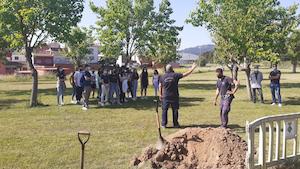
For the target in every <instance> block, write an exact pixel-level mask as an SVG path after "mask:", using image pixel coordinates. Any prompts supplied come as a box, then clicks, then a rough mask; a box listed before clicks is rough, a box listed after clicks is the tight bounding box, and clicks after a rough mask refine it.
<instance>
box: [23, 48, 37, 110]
mask: <svg viewBox="0 0 300 169" xmlns="http://www.w3.org/2000/svg"><path fill="white" fill-rule="evenodd" d="M25 48H26V54H25V57H26V60H27V62H28V65H29V68H30V70H31V75H32V89H31V97H30V107H36V106H37V105H38V100H37V97H38V72H37V70H36V69H35V67H34V65H33V63H32V50H33V48H30V47H25Z"/></svg>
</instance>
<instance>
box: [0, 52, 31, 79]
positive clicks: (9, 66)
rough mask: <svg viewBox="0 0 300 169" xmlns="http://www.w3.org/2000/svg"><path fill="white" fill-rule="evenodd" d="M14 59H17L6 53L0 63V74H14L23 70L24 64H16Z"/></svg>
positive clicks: (10, 53)
mask: <svg viewBox="0 0 300 169" xmlns="http://www.w3.org/2000/svg"><path fill="white" fill-rule="evenodd" d="M16 59H18V58H13V54H12V52H8V53H7V55H6V59H5V60H3V61H0V74H1V75H5V74H14V73H15V72H16V71H20V70H23V68H24V67H25V66H24V64H23V63H20V62H17V61H16Z"/></svg>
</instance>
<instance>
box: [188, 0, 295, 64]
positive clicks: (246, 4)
mask: <svg viewBox="0 0 300 169" xmlns="http://www.w3.org/2000/svg"><path fill="white" fill-rule="evenodd" d="M296 10H297V5H293V6H291V7H289V8H284V7H281V6H280V3H279V1H278V0H261V1H257V0H226V1H214V0H208V1H206V0H200V1H199V4H198V7H197V9H196V10H194V11H193V12H192V13H191V16H190V18H189V19H188V22H189V23H192V24H193V25H194V26H206V28H207V29H208V30H209V31H210V32H211V33H212V35H213V38H214V41H215V42H216V45H217V50H216V51H217V54H219V55H220V57H223V58H224V59H227V60H229V59H228V57H230V58H234V59H235V60H236V61H238V62H242V61H244V58H246V59H247V60H248V62H249V63H251V62H254V61H260V60H269V61H271V62H274V63H276V62H278V61H279V58H280V57H279V55H280V54H283V53H284V51H285V42H286V39H287V36H288V34H289V33H290V32H291V30H292V29H293V28H295V27H296V26H297V25H298V24H299V20H298V19H299V17H298V16H296Z"/></svg>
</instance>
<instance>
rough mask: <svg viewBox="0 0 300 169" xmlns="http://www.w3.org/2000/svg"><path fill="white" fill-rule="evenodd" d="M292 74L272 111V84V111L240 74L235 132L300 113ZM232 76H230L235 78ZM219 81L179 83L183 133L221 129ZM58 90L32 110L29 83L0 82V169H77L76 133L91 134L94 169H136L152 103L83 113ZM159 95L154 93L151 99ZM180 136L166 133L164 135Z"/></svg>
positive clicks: (150, 138)
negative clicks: (250, 93) (60, 100)
mask: <svg viewBox="0 0 300 169" xmlns="http://www.w3.org/2000/svg"><path fill="white" fill-rule="evenodd" d="M264 71H265V72H266V71H267V70H264ZM287 71H288V70H286V72H283V75H282V91H281V92H282V96H283V102H284V104H283V105H284V106H283V107H282V108H278V107H277V106H274V107H271V106H270V105H269V104H270V103H271V95H270V91H269V88H268V83H269V81H268V80H266V81H264V95H265V99H266V100H267V101H266V104H264V105H261V104H252V103H250V102H249V101H248V100H247V94H246V89H245V80H244V73H241V74H240V80H241V89H240V90H239V91H238V93H237V94H236V99H235V100H234V102H233V105H232V112H231V113H230V127H231V128H232V129H234V130H235V131H236V132H238V133H239V134H240V135H241V136H242V137H243V138H245V129H244V128H245V123H246V120H249V121H252V120H254V119H256V118H259V117H262V116H266V115H274V114H282V113H292V112H297V111H299V109H300V105H299V104H300V96H299V87H300V82H299V79H300V74H290V73H287ZM226 73H227V74H228V75H229V72H226ZM265 77H267V73H265ZM215 81H216V78H215V73H214V72H213V71H207V69H205V70H204V69H203V70H202V71H201V73H195V74H193V75H192V76H190V77H188V78H186V79H184V80H181V81H180V94H181V109H180V117H179V118H180V123H181V125H182V126H186V127H187V126H199V127H208V126H212V127H217V126H219V123H220V122H219V109H218V107H214V106H212V101H213V98H214V96H215V83H216V82H215ZM55 86H56V83H55V81H51V80H45V81H40V85H39V88H40V95H39V101H40V102H42V103H43V104H44V105H45V106H43V107H38V108H28V102H29V101H28V99H29V95H30V88H31V82H30V81H15V82H13V81H0V145H1V147H0V168H1V169H68V168H70V169H74V168H79V167H80V166H79V159H80V144H79V142H78V140H77V131H78V130H83V129H84V130H88V131H90V132H91V138H90V141H89V142H88V143H87V146H86V168H88V169H100V168H101V169H102V168H105V169H123V168H130V166H129V162H130V160H131V159H132V157H133V156H134V155H136V154H138V153H140V152H141V151H142V149H143V148H144V147H146V146H147V145H149V144H152V143H155V142H156V140H157V133H156V124H155V112H154V110H155V109H154V104H153V102H152V99H153V97H149V98H148V99H147V100H138V101H136V102H129V103H128V104H126V105H123V106H111V107H105V108H97V107H96V106H95V105H93V106H92V107H91V109H90V110H88V111H86V112H84V111H82V110H81V107H80V106H78V105H72V104H67V105H65V106H63V107H57V106H56V89H55ZM70 93H71V90H70V89H69V90H68V96H67V97H66V98H65V103H69V102H70V95H69V94H70ZM153 93H154V92H153V89H152V88H150V90H149V94H150V95H151V96H152V95H153ZM94 103H95V102H94ZM170 115H171V113H170ZM169 119H172V117H171V116H170V118H169ZM169 124H171V121H170V122H169ZM176 130H177V129H166V130H163V135H167V134H170V133H173V132H175V131H176Z"/></svg>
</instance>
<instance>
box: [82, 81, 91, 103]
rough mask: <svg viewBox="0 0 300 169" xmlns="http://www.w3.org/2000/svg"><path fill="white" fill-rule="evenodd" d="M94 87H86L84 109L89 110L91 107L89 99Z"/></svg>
mask: <svg viewBox="0 0 300 169" xmlns="http://www.w3.org/2000/svg"><path fill="white" fill-rule="evenodd" d="M91 91H92V87H91V86H85V87H84V90H83V107H86V108H88V107H89V99H90V95H91Z"/></svg>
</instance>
